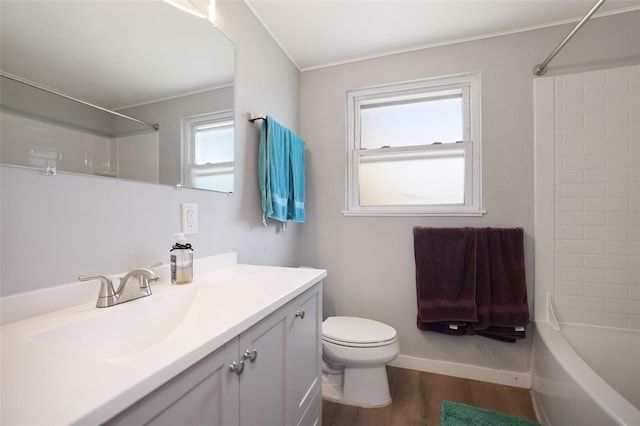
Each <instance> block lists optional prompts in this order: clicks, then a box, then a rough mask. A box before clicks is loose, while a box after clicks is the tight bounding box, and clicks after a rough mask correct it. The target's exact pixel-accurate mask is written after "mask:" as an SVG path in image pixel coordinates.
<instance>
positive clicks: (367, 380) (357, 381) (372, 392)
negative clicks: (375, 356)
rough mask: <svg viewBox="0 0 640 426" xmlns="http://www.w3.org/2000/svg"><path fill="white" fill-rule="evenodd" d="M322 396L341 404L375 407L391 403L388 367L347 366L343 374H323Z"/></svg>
mask: <svg viewBox="0 0 640 426" xmlns="http://www.w3.org/2000/svg"><path fill="white" fill-rule="evenodd" d="M322 398H323V399H325V400H327V401H333V402H338V403H340V404H346V405H354V406H356V407H364V408H373V407H384V406H386V405H389V404H391V394H390V392H389V381H388V379H387V369H386V367H385V366H384V365H382V366H379V367H370V368H345V369H344V372H343V373H342V374H327V373H323V375H322Z"/></svg>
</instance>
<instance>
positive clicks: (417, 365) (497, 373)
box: [389, 355, 531, 389]
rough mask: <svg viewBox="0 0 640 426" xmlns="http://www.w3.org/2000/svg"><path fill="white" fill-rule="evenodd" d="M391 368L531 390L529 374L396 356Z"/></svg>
mask: <svg viewBox="0 0 640 426" xmlns="http://www.w3.org/2000/svg"><path fill="white" fill-rule="evenodd" d="M389 365H391V366H392V367H399V368H408V369H411V370H418V371H425V372H427V373H436V374H444V375H445V376H453V377H461V378H463V379H471V380H479V381H482V382H489V383H496V384H500V385H507V386H515V387H519V388H525V389H531V373H528V372H524V373H523V372H515V371H506V370H496V369H493V368H486V367H478V366H476V365H468V364H456V363H454V362H447V361H436V360H431V359H426V358H417V357H413V356H408V355H398V357H397V358H396V359H395V360H394V361H393V362H391V363H389Z"/></svg>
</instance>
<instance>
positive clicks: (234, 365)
mask: <svg viewBox="0 0 640 426" xmlns="http://www.w3.org/2000/svg"><path fill="white" fill-rule="evenodd" d="M229 370H230V371H233V372H235V373H236V374H237V375H238V376H240V375H241V374H242V371H244V361H240V364H238V363H237V362H235V361H233V362H232V363H231V365H230V366H229Z"/></svg>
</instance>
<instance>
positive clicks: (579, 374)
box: [534, 321, 640, 426]
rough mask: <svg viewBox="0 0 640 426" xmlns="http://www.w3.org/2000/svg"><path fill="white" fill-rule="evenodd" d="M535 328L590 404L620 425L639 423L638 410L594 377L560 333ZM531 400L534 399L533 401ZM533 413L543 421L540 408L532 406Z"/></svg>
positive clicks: (539, 324) (546, 326)
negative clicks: (537, 414)
mask: <svg viewBox="0 0 640 426" xmlns="http://www.w3.org/2000/svg"><path fill="white" fill-rule="evenodd" d="M535 325H536V332H537V333H539V335H540V337H541V338H542V340H543V341H544V343H545V345H547V347H548V348H549V350H550V351H552V352H553V355H554V358H555V359H556V360H557V361H558V363H559V364H560V365H561V367H562V368H563V369H564V371H566V373H567V374H568V375H569V376H571V378H572V379H573V380H575V381H576V383H577V384H578V385H579V386H580V388H581V389H582V390H583V391H584V392H585V393H586V394H587V395H588V396H589V397H590V398H591V399H592V400H593V401H594V403H596V404H597V405H598V406H599V407H600V408H601V409H602V410H603V411H604V412H606V413H607V414H608V415H609V416H611V418H613V419H614V420H615V421H617V422H619V423H620V424H622V425H630V426H631V425H635V424H637V422H638V420H640V419H639V414H638V412H639V410H638V409H637V408H636V407H634V406H633V405H632V404H631V403H630V402H628V401H627V400H625V399H624V398H622V397H621V396H620V395H619V394H618V393H617V392H616V390H615V389H613V388H612V387H611V386H610V385H609V384H608V383H607V382H606V381H605V380H604V379H602V378H601V377H600V376H598V375H597V374H596V373H595V372H594V371H593V370H592V369H591V367H589V365H588V364H587V363H586V362H585V361H584V360H583V359H582V358H581V357H580V355H579V354H578V353H577V352H576V351H575V349H573V347H572V346H571V345H570V344H569V342H567V341H566V339H565V338H564V336H562V334H561V333H560V332H557V331H554V330H553V329H552V326H551V325H550V324H548V323H546V322H545V321H535ZM558 355H560V356H558ZM612 395H615V396H618V398H613V397H612ZM535 401H536V398H534V402H535ZM536 410H537V411H538V413H539V414H541V415H540V416H539V418H540V419H541V420H543V419H544V420H546V416H545V415H544V409H542V407H536ZM545 424H549V423H548V422H547V423H545Z"/></svg>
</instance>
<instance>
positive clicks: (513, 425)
mask: <svg viewBox="0 0 640 426" xmlns="http://www.w3.org/2000/svg"><path fill="white" fill-rule="evenodd" d="M440 424H441V426H540V424H539V423H537V422H534V421H533V420H528V419H523V418H522V417H516V416H510V415H508V414H503V413H498V412H496V411H491V410H485V409H484V408H478V407H472V406H470V405H466V404H460V403H458V402H451V401H442V409H441V411H440Z"/></svg>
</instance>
